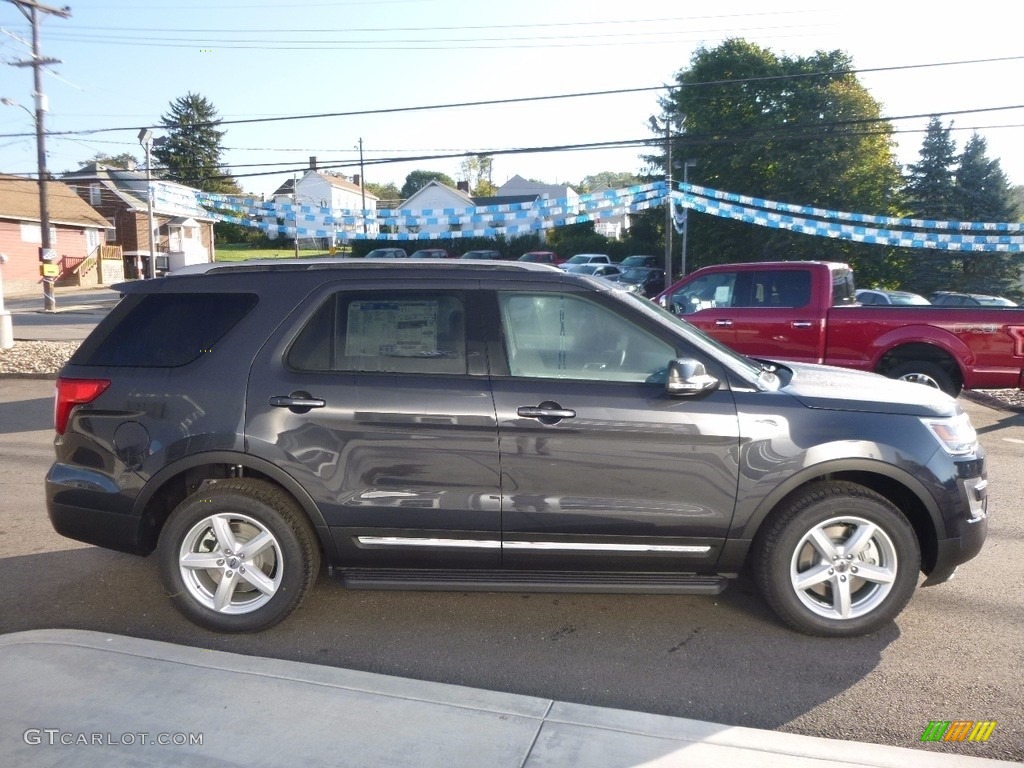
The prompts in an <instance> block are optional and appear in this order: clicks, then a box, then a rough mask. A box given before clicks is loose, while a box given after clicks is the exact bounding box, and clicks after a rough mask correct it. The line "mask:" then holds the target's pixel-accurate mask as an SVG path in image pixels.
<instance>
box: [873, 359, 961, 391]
mask: <svg viewBox="0 0 1024 768" xmlns="http://www.w3.org/2000/svg"><path fill="white" fill-rule="evenodd" d="M886 375H887V376H888V377H889V378H890V379H902V380H903V381H910V382H913V383H915V384H924V385H925V386H926V387H932V388H934V389H941V390H942V391H943V392H945V393H946V394H947V395H951V396H952V397H957V396H959V394H960V389H961V387H960V385H959V384H957V383H956V382H955V381H953V377H951V376H950V375H949V374H948V373H946V371H945V370H944V369H943V368H942V366H940V365H937V364H936V363H929V362H927V361H925V360H911V361H910V362H907V363H899V364H898V365H894V366H893V367H892V368H890V369H889V372H888V373H887V374H886Z"/></svg>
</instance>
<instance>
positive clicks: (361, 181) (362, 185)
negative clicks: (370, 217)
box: [359, 137, 367, 235]
mask: <svg viewBox="0 0 1024 768" xmlns="http://www.w3.org/2000/svg"><path fill="white" fill-rule="evenodd" d="M359 195H360V196H361V197H362V199H363V234H364V235H365V234H366V233H367V227H366V181H365V180H364V179H363V139H362V137H360V139H359Z"/></svg>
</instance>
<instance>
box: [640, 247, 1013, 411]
mask: <svg viewBox="0 0 1024 768" xmlns="http://www.w3.org/2000/svg"><path fill="white" fill-rule="evenodd" d="M655 300H656V301H657V302H658V303H659V304H661V305H662V306H663V307H666V308H667V309H669V310H670V311H671V312H672V313H673V314H675V315H677V316H680V317H682V318H683V319H685V320H686V321H687V322H689V323H690V324H691V325H693V326H695V327H697V328H700V329H701V330H703V331H705V332H706V333H708V334H709V335H711V336H713V337H715V338H716V339H718V340H719V341H721V342H723V343H724V344H727V345H728V346H730V347H732V348H733V349H735V350H736V351H738V352H740V353H741V354H745V355H749V356H751V357H756V358H760V359H775V360H793V361H797V362H808V363H823V364H826V365H836V366H841V367H843V368H855V369H857V370H861V371H873V372H875V373H880V374H883V375H885V376H888V377H890V378H894V379H904V380H907V381H915V382H918V383H921V384H927V385H929V386H932V387H936V388H938V389H941V390H943V391H944V392H946V393H948V394H950V395H953V396H956V395H957V394H959V393H960V391H961V390H962V389H1005V388H1024V378H1022V372H1024V310H1016V309H1013V308H993V309H986V308H983V307H973V308H969V307H936V306H911V307H884V306H861V305H860V304H858V302H857V300H856V297H855V289H854V280H853V270H852V269H851V268H850V267H849V266H848V265H846V264H841V263H836V262H815V261H786V262H756V263H747V264H720V265H715V266H711V267H705V268H703V269H699V270H697V271H696V272H694V273H692V274H690V275H688V276H687V277H685V278H683V279H682V280H680V281H679V282H677V283H675V284H674V285H672V286H671V287H670V288H668V290H666V291H664V292H662V293H661V294H659V295H658V296H657V297H656V298H655Z"/></svg>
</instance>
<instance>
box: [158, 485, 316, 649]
mask: <svg viewBox="0 0 1024 768" xmlns="http://www.w3.org/2000/svg"><path fill="white" fill-rule="evenodd" d="M257 538H259V539H260V544H261V545H262V546H260V545H257V544H254V542H256V540H257ZM247 544H252V545H253V548H254V549H253V551H246V545H247ZM257 546H258V548H256V547H257ZM158 556H159V559H160V571H161V575H162V577H163V581H164V586H165V588H166V589H167V591H168V593H169V594H170V596H171V600H172V601H173V603H174V606H175V607H176V608H177V609H178V610H179V611H181V612H182V613H183V614H184V615H185V616H186V617H188V618H189V619H190V620H191V621H193V622H195V623H196V624H198V625H200V626H202V627H206V628H207V629H212V630H214V631H215V632H255V631H257V630H261V629H266V628H268V627H271V626H273V625H274V624H277V623H278V622H280V621H282V620H283V619H284V618H286V617H287V616H288V615H289V614H291V612H292V611H294V610H295V609H296V608H298V606H299V604H300V603H301V602H302V601H303V599H304V598H305V597H306V595H307V594H308V592H309V590H310V588H311V587H312V585H313V582H314V581H315V579H316V576H317V574H318V572H319V570H320V550H319V547H318V544H317V539H316V534H315V533H314V532H313V529H312V527H311V526H310V524H309V521H308V520H307V519H306V517H305V515H303V513H302V511H301V509H300V508H299V506H298V505H297V504H296V503H295V501H294V499H292V498H291V497H290V496H289V495H288V494H286V493H285V492H284V491H282V490H281V489H280V488H278V487H277V486H276V485H273V484H271V483H268V482H266V481H263V480H248V479H238V480H222V481H219V482H216V483H213V484H211V485H210V486H208V487H207V488H206V489H205V490H202V491H200V492H198V493H195V494H193V495H192V496H190V497H188V498H187V499H185V500H184V501H183V502H181V504H179V505H178V507H177V508H176V509H175V510H174V511H173V512H172V513H171V515H170V517H169V518H168V520H167V524H166V525H165V526H164V528H163V530H162V531H161V533H160V542H159V545H158ZM186 561H189V562H190V563H191V564H190V565H186ZM222 586H223V587H224V588H221V587H222Z"/></svg>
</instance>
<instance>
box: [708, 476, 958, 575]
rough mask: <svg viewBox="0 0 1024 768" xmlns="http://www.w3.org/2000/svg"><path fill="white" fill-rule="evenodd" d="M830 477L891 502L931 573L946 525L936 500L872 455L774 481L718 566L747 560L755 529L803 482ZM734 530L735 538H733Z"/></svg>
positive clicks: (917, 482)
mask: <svg viewBox="0 0 1024 768" xmlns="http://www.w3.org/2000/svg"><path fill="white" fill-rule="evenodd" d="M830 480H846V481H849V482H853V483H856V484H858V485H861V486H864V487H865V488H869V489H871V490H873V491H875V492H876V493H878V494H880V495H881V496H884V497H885V498H886V499H888V500H889V501H891V502H892V503H893V504H894V505H895V506H896V507H897V508H898V509H899V510H900V511H901V512H902V513H903V514H904V515H905V516H906V518H907V520H908V521H909V522H910V525H911V526H912V527H913V529H914V534H915V535H916V536H917V540H918V544H919V546H920V548H921V570H922V571H923V572H924V573H926V574H927V573H930V572H931V571H932V569H933V568H934V567H935V563H936V560H937V557H938V541H939V539H941V538H942V537H943V536H944V535H945V525H944V523H943V522H942V515H941V512H940V510H939V506H938V504H937V503H936V502H935V499H934V498H933V497H932V496H931V494H930V493H929V492H928V490H927V488H926V487H925V485H924V484H923V483H922V482H921V481H920V480H918V479H917V478H916V477H914V476H913V475H912V474H910V473H909V472H907V471H905V470H903V469H901V468H899V467H897V466H893V465H891V464H884V463H881V462H877V461H872V460H871V459H843V460H836V461H829V462H823V463H822V464H816V465H814V466H812V467H807V468H805V469H803V470H801V471H800V472H797V473H794V474H793V475H791V476H790V477H788V478H786V480H785V481H783V482H782V483H780V484H779V485H777V486H776V487H775V488H774V489H772V491H771V492H770V493H768V494H767V495H766V496H765V497H764V498H763V499H762V500H761V502H760V503H759V504H758V505H757V507H756V508H755V510H754V512H753V513H752V514H751V515H750V517H749V518H747V520H746V521H745V522H744V524H743V526H742V529H741V530H738V531H736V530H734V531H733V532H732V533H731V534H730V537H729V540H728V541H727V542H726V545H725V547H724V548H723V551H722V557H721V561H720V565H719V567H720V569H722V570H726V571H729V570H732V569H733V568H732V567H729V566H734V567H735V568H736V569H737V570H739V569H740V568H741V565H742V563H744V562H746V560H747V558H748V555H749V552H750V549H751V548H752V547H753V546H754V545H755V544H756V542H757V539H758V534H759V532H761V531H763V530H764V529H765V527H766V525H765V524H766V523H767V522H768V521H769V520H770V519H771V518H772V516H773V515H775V514H779V511H780V510H782V509H784V508H785V507H786V504H787V502H788V501H789V499H790V498H791V497H793V496H794V495H796V494H798V493H800V492H802V491H803V490H804V489H805V488H806V487H807V486H809V485H813V484H814V483H818V482H827V481H830ZM734 535H735V537H736V538H733V536H734Z"/></svg>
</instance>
